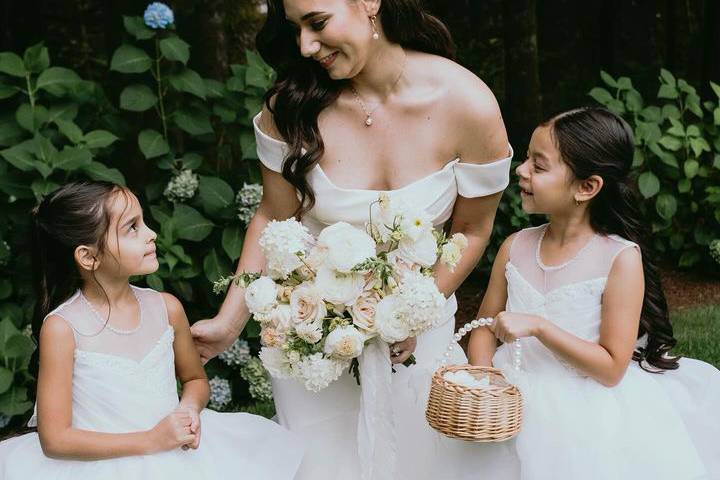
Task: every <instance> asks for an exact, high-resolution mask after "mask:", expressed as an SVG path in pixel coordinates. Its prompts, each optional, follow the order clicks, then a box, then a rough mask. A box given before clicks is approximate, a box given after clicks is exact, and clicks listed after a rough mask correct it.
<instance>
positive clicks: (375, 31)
mask: <svg viewBox="0 0 720 480" xmlns="http://www.w3.org/2000/svg"><path fill="white" fill-rule="evenodd" d="M376 18H377V17H376V16H375V15H373V16H372V17H370V23H372V29H373V34H372V38H373V40H378V39H379V38H380V33H378V30H377V25H375V19H376Z"/></svg>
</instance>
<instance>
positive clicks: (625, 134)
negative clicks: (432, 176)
mask: <svg viewBox="0 0 720 480" xmlns="http://www.w3.org/2000/svg"><path fill="white" fill-rule="evenodd" d="M543 125H544V126H550V127H551V132H552V135H553V141H554V142H555V145H556V146H557V148H558V150H559V151H560V154H561V156H562V159H563V161H564V162H565V163H566V164H567V165H568V166H569V167H570V169H571V170H572V171H573V174H574V175H575V177H576V178H579V179H586V178H589V177H590V176H592V175H598V176H600V177H602V179H603V186H602V189H601V190H600V192H599V193H598V194H597V196H595V198H593V199H592V200H591V202H590V205H589V208H590V223H591V225H592V227H593V229H595V231H597V232H599V233H601V234H605V235H609V234H616V235H619V236H621V237H623V238H625V239H627V240H630V241H632V242H635V243H636V244H638V245H639V246H640V251H641V252H642V262H643V273H644V276H645V295H644V299H643V306H642V313H641V314H640V328H639V331H638V338H640V337H641V336H643V335H645V334H647V345H646V346H645V347H640V348H638V349H637V350H636V351H635V352H634V354H633V360H635V361H637V362H638V363H639V364H640V366H641V367H643V368H644V369H646V370H647V368H646V367H645V366H644V363H647V364H650V365H652V366H653V367H656V368H659V369H661V370H674V369H677V368H678V358H677V357H673V356H670V355H669V352H670V350H671V349H672V348H673V347H674V346H675V344H676V343H677V340H676V339H675V337H673V328H672V325H671V324H670V317H669V315H668V307H667V301H666V300H665V294H664V293H663V291H662V286H661V284H660V276H659V275H658V269H657V267H656V265H655V263H654V262H653V260H652V255H650V252H649V250H648V247H647V245H648V244H647V243H646V242H647V239H648V238H649V235H648V232H647V230H646V228H645V226H644V225H643V223H642V221H641V218H640V210H639V208H638V205H639V203H640V202H639V198H638V196H637V193H636V192H635V189H634V187H633V182H632V180H631V178H630V167H631V166H632V161H633V153H634V149H635V140H634V138H633V133H632V129H631V128H630V126H629V125H628V124H627V123H625V121H624V120H623V119H622V118H620V117H618V116H617V115H615V114H613V113H612V112H610V111H608V110H606V109H604V108H598V107H586V108H579V109H575V110H570V111H568V112H564V113H561V114H559V115H556V116H555V117H553V118H552V119H550V120H549V121H547V122H545V123H544V124H543Z"/></svg>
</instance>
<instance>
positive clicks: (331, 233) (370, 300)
mask: <svg viewBox="0 0 720 480" xmlns="http://www.w3.org/2000/svg"><path fill="white" fill-rule="evenodd" d="M260 246H261V248H262V251H263V253H264V255H265V258H266V260H267V268H266V269H265V273H264V274H263V275H260V274H257V273H242V274H238V275H233V276H231V277H224V278H222V279H220V280H219V281H218V282H216V285H215V286H216V291H222V290H223V289H224V288H225V287H227V286H228V285H229V284H230V282H231V281H235V282H236V283H237V284H239V285H241V286H243V287H245V288H246V291H245V300H246V304H247V307H248V309H249V311H250V313H251V314H252V315H253V317H254V318H255V320H257V321H258V322H259V323H260V325H261V334H260V341H261V343H262V349H261V351H260V359H261V360H262V362H263V365H264V366H265V368H266V369H267V370H268V371H269V372H270V374H271V375H272V376H274V377H277V378H294V379H296V380H299V381H301V382H302V383H303V384H304V386H305V388H307V389H308V390H311V391H315V392H317V391H320V390H322V389H324V388H325V387H327V386H328V385H329V384H330V383H332V382H333V381H335V380H337V379H338V378H339V377H340V375H341V374H342V373H343V371H344V370H346V369H349V370H350V371H351V372H352V373H354V374H355V376H356V378H358V381H359V370H358V368H357V367H358V360H357V359H358V357H359V356H360V355H361V354H362V353H363V349H364V348H365V345H366V344H367V343H368V342H369V341H371V340H373V339H378V338H379V339H380V340H381V341H383V342H386V343H388V344H392V343H396V342H401V341H403V340H405V339H407V338H409V337H412V336H417V335H419V334H420V333H422V332H424V331H425V330H428V329H430V328H432V327H433V326H434V322H437V321H440V320H442V309H443V307H444V304H445V297H444V296H443V295H442V294H441V293H440V291H439V290H438V288H437V286H436V284H435V281H434V278H433V271H432V267H433V265H434V264H435V263H436V262H437V260H438V257H439V258H440V261H441V262H443V263H444V264H446V265H447V266H448V267H449V268H450V269H453V268H455V266H456V265H457V263H458V261H459V260H460V257H461V255H462V252H463V250H464V249H465V247H466V246H467V239H466V238H465V236H464V235H462V234H455V235H453V236H452V237H451V238H446V236H445V234H444V233H442V232H438V231H436V230H435V229H434V228H433V225H432V223H431V219H430V217H429V215H427V214H426V213H425V212H424V211H421V210H417V209H414V208H412V207H411V206H409V205H407V204H404V203H401V202H398V201H394V200H393V201H391V200H390V198H389V196H387V195H385V194H381V195H380V197H379V198H378V200H377V201H375V202H373V203H372V204H371V205H370V221H369V222H368V224H367V225H366V229H365V230H361V229H359V228H356V227H354V226H352V225H350V224H348V223H345V222H338V223H335V224H333V225H330V226H328V227H326V228H325V229H323V230H322V231H321V232H320V234H319V235H318V237H317V238H314V237H313V236H312V235H311V234H310V233H309V232H308V230H307V228H306V227H305V226H303V225H302V224H301V223H300V222H298V221H297V220H295V219H288V220H284V221H272V222H270V223H269V224H268V225H267V226H266V227H265V229H264V230H263V232H262V234H261V236H260ZM409 362H410V363H413V362H414V358H411V359H410V360H409Z"/></svg>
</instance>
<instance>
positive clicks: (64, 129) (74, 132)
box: [55, 118, 83, 145]
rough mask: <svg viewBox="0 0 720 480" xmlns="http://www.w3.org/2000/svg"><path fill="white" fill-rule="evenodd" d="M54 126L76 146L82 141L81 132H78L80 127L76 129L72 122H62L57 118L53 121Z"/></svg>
mask: <svg viewBox="0 0 720 480" xmlns="http://www.w3.org/2000/svg"><path fill="white" fill-rule="evenodd" d="M55 125H57V126H58V130H60V133H62V134H63V135H65V137H67V139H68V140H70V141H71V142H72V143H74V144H76V145H77V144H78V143H80V142H81V141H82V139H83V132H82V130H80V127H78V126H77V125H76V124H75V122H73V121H72V120H62V119H60V118H58V119H57V120H55Z"/></svg>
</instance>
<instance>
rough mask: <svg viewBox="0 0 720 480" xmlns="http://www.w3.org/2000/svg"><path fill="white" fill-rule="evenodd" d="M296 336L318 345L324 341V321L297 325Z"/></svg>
mask: <svg viewBox="0 0 720 480" xmlns="http://www.w3.org/2000/svg"><path fill="white" fill-rule="evenodd" d="M295 334H296V335H297V336H298V337H299V338H301V339H303V340H305V341H306V342H308V343H317V342H319V341H320V340H321V339H322V336H323V330H322V320H318V321H315V322H305V323H299V324H297V325H295Z"/></svg>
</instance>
